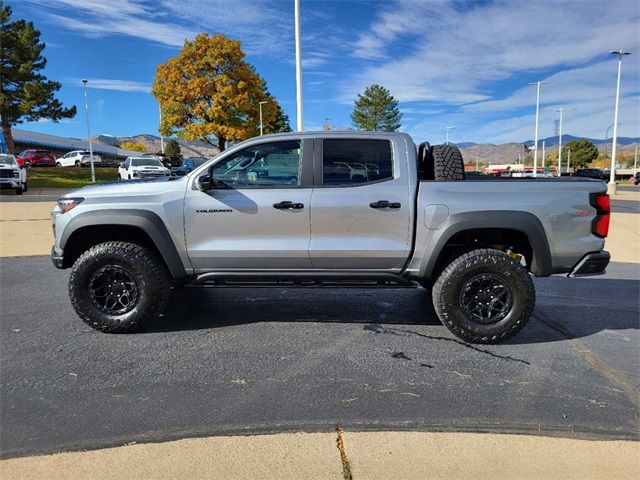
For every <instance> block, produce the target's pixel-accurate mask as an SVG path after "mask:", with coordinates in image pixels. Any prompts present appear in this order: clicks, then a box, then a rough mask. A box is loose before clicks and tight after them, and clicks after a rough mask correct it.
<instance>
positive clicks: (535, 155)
mask: <svg viewBox="0 0 640 480" xmlns="http://www.w3.org/2000/svg"><path fill="white" fill-rule="evenodd" d="M547 83H549V82H541V81H540V80H538V81H537V82H533V83H530V84H529V85H535V86H536V130H535V135H534V137H535V138H534V139H533V143H534V147H533V148H534V150H533V176H534V177H536V176H537V175H538V117H539V115H538V114H539V111H540V85H542V84H547Z"/></svg>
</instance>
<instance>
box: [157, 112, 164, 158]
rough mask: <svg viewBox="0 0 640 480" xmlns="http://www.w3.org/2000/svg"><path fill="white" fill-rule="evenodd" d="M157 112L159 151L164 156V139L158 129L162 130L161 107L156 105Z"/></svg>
mask: <svg viewBox="0 0 640 480" xmlns="http://www.w3.org/2000/svg"><path fill="white" fill-rule="evenodd" d="M158 112H159V113H160V128H158V133H160V151H161V152H162V153H163V154H164V137H163V136H162V132H161V131H160V129H161V128H162V107H161V106H160V104H158Z"/></svg>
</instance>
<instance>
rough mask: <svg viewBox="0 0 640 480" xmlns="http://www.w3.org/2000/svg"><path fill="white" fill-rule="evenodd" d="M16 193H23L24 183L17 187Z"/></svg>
mask: <svg viewBox="0 0 640 480" xmlns="http://www.w3.org/2000/svg"><path fill="white" fill-rule="evenodd" d="M16 195H22V185H20V186H19V187H16Z"/></svg>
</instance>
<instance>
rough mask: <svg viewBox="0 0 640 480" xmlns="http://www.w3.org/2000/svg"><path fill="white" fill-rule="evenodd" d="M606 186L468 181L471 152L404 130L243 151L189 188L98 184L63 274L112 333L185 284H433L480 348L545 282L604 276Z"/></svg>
mask: <svg viewBox="0 0 640 480" xmlns="http://www.w3.org/2000/svg"><path fill="white" fill-rule="evenodd" d="M609 211H610V209H609V197H608V196H607V195H606V186H605V184H604V182H602V181H597V180H591V179H584V178H581V179H574V178H536V179H533V178H521V179H500V178H496V179H479V180H476V179H471V178H469V179H465V175H464V168H463V162H462V156H461V155H460V151H459V150H458V149H457V148H456V147H454V146H451V145H437V146H430V145H429V144H428V143H426V142H425V143H422V144H420V145H416V144H414V142H413V141H412V140H411V138H410V137H409V136H408V135H406V134H402V133H383V132H308V133H288V134H277V135H265V136H263V137H257V138H253V139H251V140H247V141H245V142H243V143H240V144H238V145H236V146H234V147H233V148H231V149H229V150H227V151H225V152H223V153H221V154H220V155H218V156H217V157H215V158H213V159H211V160H210V161H208V162H206V163H204V164H203V165H201V166H200V167H198V168H196V169H195V170H194V171H192V172H191V173H189V174H188V175H186V176H184V177H172V178H169V179H153V180H133V181H129V182H113V183H108V184H101V185H95V186H89V187H84V188H81V189H79V190H75V191H73V192H70V193H68V194H66V195H64V196H62V197H61V198H60V199H59V201H58V205H57V206H56V208H55V209H54V210H53V212H52V217H53V220H54V227H53V229H54V235H55V245H54V246H53V248H52V252H51V256H52V260H53V263H54V265H55V266H56V267H58V268H68V267H71V269H72V270H71V276H70V280H69V294H70V296H71V301H72V304H73V306H74V308H75V310H76V312H77V313H78V315H79V316H80V317H81V318H82V319H83V320H84V321H85V322H86V323H88V324H89V325H91V326H92V327H94V328H96V329H98V330H101V331H103V332H112V333H116V332H130V331H134V330H136V329H138V328H139V327H140V326H141V325H142V323H143V322H149V321H153V320H154V319H155V318H156V317H158V315H159V314H160V313H161V312H162V311H163V309H164V308H165V306H166V305H167V302H168V300H169V295H170V288H171V285H172V283H178V282H190V283H192V284H208V285H211V284H213V285H224V284H227V285H229V284H233V285H238V286H241V285H249V286H255V285H274V286H282V285H287V286H289V285H299V286H303V287H312V286H315V285H334V286H336V287H338V286H344V285H361V286H363V287H371V288H373V287H376V286H397V287H411V288H416V287H417V285H418V284H419V285H421V286H423V287H425V288H426V289H427V290H428V292H429V293H430V294H431V295H432V298H433V303H434V307H435V311H436V312H437V314H438V316H439V318H440V319H441V320H442V322H443V324H444V325H445V326H446V327H447V328H449V330H451V331H452V332H453V333H454V334H455V335H457V336H458V337H460V338H462V339H464V340H466V341H469V342H478V343H496V342H500V341H503V340H505V339H507V338H509V337H511V336H512V335H514V334H516V333H517V332H518V331H520V330H521V329H522V328H523V327H524V325H525V324H526V322H527V320H528V318H529V316H530V315H531V313H532V311H533V309H534V304H535V291H534V285H533V282H532V278H531V277H532V275H533V276H536V277H548V276H550V275H552V274H561V273H564V274H569V275H570V276H579V275H596V274H601V273H604V270H605V267H606V266H607V264H608V262H609V254H608V253H607V252H606V251H603V248H604V238H605V237H606V235H607V231H608V226H609Z"/></svg>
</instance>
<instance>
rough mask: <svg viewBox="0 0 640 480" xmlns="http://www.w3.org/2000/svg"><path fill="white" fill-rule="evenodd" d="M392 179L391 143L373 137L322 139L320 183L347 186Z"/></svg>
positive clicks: (329, 185)
mask: <svg viewBox="0 0 640 480" xmlns="http://www.w3.org/2000/svg"><path fill="white" fill-rule="evenodd" d="M392 178H393V159H392V156H391V143H390V142H389V141H388V140H376V139H348V138H340V139H327V140H324V141H323V142H322V184H323V185H324V186H328V187H331V186H349V185H354V186H355V185H363V184H367V183H375V182H381V181H385V180H391V179H392Z"/></svg>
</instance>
